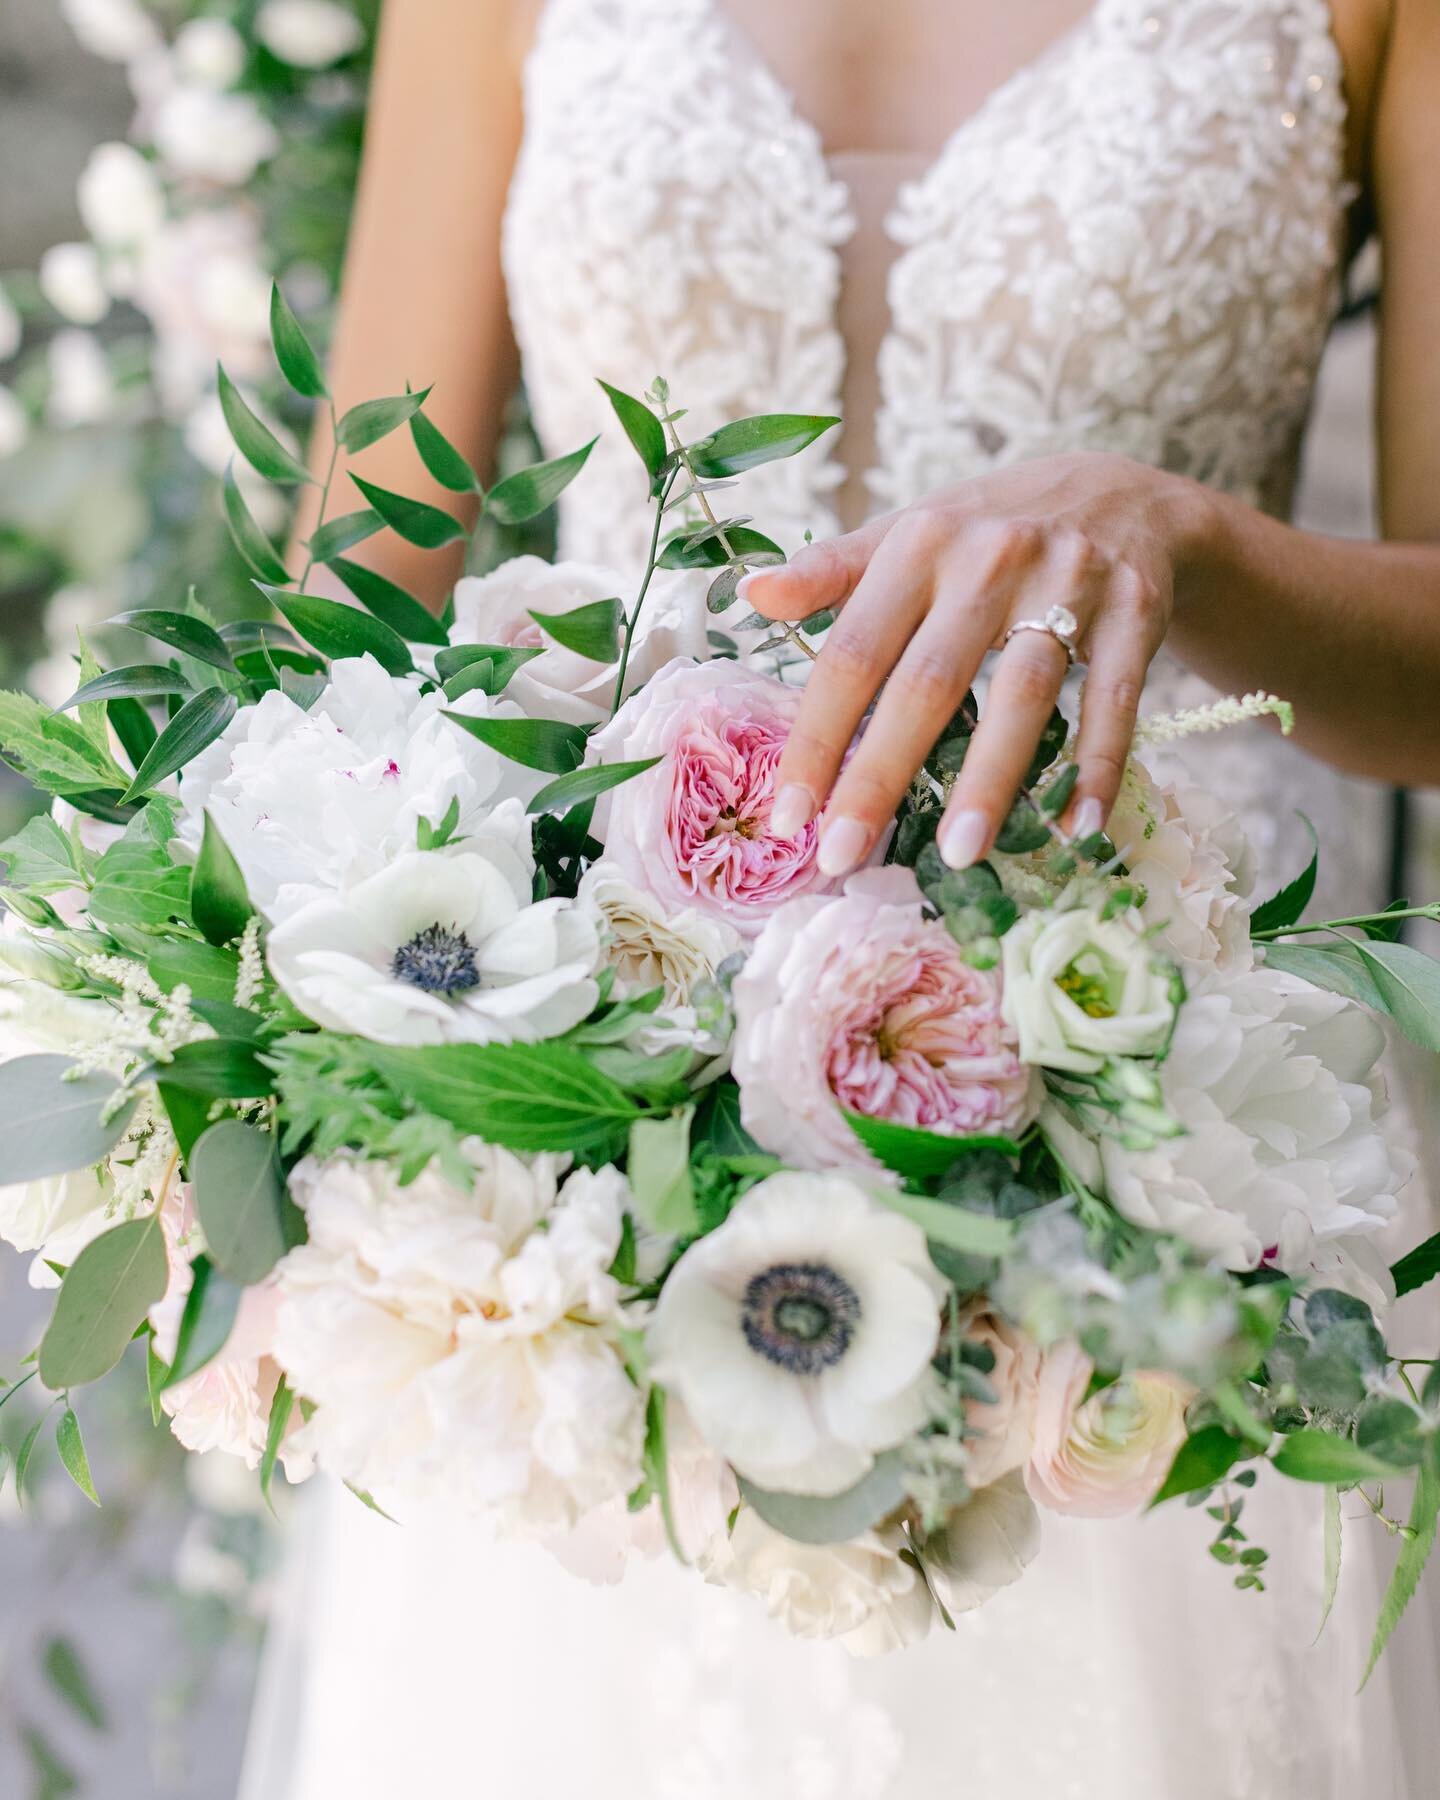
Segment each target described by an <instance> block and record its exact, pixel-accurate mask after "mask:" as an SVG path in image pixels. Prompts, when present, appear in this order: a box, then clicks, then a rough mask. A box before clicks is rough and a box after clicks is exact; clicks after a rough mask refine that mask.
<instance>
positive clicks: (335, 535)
mask: <svg viewBox="0 0 1440 1800" xmlns="http://www.w3.org/2000/svg"><path fill="white" fill-rule="evenodd" d="M384 529H385V521H384V520H383V519H382V518H381V517H380V515H379V513H378V512H376V510H375V508H374V507H373V506H363V507H361V508H360V509H359V510H358V511H357V512H348V513H341V514H340V516H339V517H338V518H335V519H331V520H329V521H328V523H326V524H324V525H320V526H317V527H316V529H315V532H314V534H313V535H312V536H311V537H310V538H309V539H307V541H306V545H305V547H306V549H307V550H308V551H309V552H310V555H311V556H312V557H313V558H314V560H315V561H316V562H318V563H328V564H329V565H330V566H331V567H332V568H333V567H334V565H335V559H336V557H337V556H340V555H342V554H343V553H344V552H345V551H346V550H353V549H354V548H355V546H356V545H357V544H363V543H364V542H365V541H366V539H367V538H372V537H374V536H375V534H376V532H378V531H383V530H384Z"/></svg>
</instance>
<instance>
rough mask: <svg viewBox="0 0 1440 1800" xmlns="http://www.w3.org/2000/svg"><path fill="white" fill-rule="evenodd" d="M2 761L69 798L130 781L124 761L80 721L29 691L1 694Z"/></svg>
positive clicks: (116, 787)
mask: <svg viewBox="0 0 1440 1800" xmlns="http://www.w3.org/2000/svg"><path fill="white" fill-rule="evenodd" d="M0 759H3V760H4V761H5V762H8V763H9V764H10V766H11V767H12V768H13V769H17V770H18V771H19V772H20V774H22V775H24V776H25V777H26V779H27V780H29V781H32V782H33V783H34V784H35V786H36V787H38V788H42V789H44V791H45V792H46V793H50V794H61V795H63V796H65V797H66V798H68V799H73V798H75V797H76V796H77V795H81V794H87V793H89V792H91V791H92V790H94V789H100V790H103V791H114V792H116V793H117V794H118V792H119V791H120V790H122V789H123V788H124V787H125V785H126V776H125V775H124V773H123V771H122V770H121V768H120V766H119V764H118V763H117V762H116V761H115V759H114V758H113V757H112V756H111V755H110V754H109V752H108V751H105V750H102V749H100V748H99V747H98V746H97V745H96V744H95V742H94V740H93V739H92V738H91V737H90V736H89V734H88V733H87V732H86V731H85V730H84V728H83V727H82V726H81V725H79V724H78V723H77V722H76V721H75V720H73V719H70V718H67V717H66V716H65V714H64V713H54V712H51V711H50V710H49V708H48V707H44V706H42V705H41V704H40V702H39V701H38V700H32V699H31V698H30V697H29V695H28V694H9V693H0Z"/></svg>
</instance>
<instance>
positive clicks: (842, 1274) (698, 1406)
mask: <svg viewBox="0 0 1440 1800" xmlns="http://www.w3.org/2000/svg"><path fill="white" fill-rule="evenodd" d="M944 1293H945V1283H944V1281H942V1279H941V1278H940V1275H939V1274H938V1272H937V1271H936V1269H935V1267H934V1265H933V1264H932V1263H931V1261H930V1257H929V1253H928V1252H927V1250H926V1248H925V1239H924V1235H923V1233H922V1232H921V1231H920V1229H919V1228H918V1227H917V1226H915V1225H912V1224H911V1223H910V1221H909V1220H908V1219H902V1218H901V1217H900V1216H899V1215H898V1214H897V1213H894V1212H891V1211H890V1210H889V1209H888V1208H887V1207H885V1206H883V1205H882V1204H881V1203H880V1202H879V1201H877V1200H874V1199H872V1198H871V1196H870V1195H869V1194H868V1193H867V1192H866V1190H865V1189H864V1188H863V1187H861V1186H860V1184H859V1183H858V1182H856V1181H854V1180H852V1179H850V1178H848V1177H846V1176H843V1175H835V1174H832V1175H804V1174H797V1173H794V1172H791V1171H785V1172H783V1173H781V1174H777V1175H771V1176H769V1177H767V1178H766V1179H765V1180H764V1181H762V1182H760V1183H759V1184H758V1186H756V1187H753V1188H752V1189H751V1190H750V1191H749V1193H747V1194H746V1195H745V1196H744V1197H743V1198H742V1199H741V1200H740V1201H739V1202H738V1203H737V1204H736V1206H735V1207H734V1209H733V1210H732V1211H731V1213H730V1216H729V1218H728V1219H727V1220H726V1221H725V1223H724V1224H723V1225H721V1226H720V1227H719V1229H718V1230H716V1231H713V1232H711V1233H710V1234H709V1236H707V1237H703V1238H701V1239H699V1240H698V1241H697V1242H696V1243H693V1244H692V1245H691V1246H690V1248H689V1249H688V1250H687V1251H686V1252H685V1254H684V1255H683V1256H682V1257H681V1258H680V1260H679V1262H678V1263H677V1264H676V1265H675V1267H674V1269H673V1270H672V1271H671V1274H670V1278H669V1280H668V1281H667V1282H666V1283H665V1286H664V1288H663V1289H662V1290H661V1293H660V1297H659V1299H658V1300H657V1301H656V1303H655V1312H654V1316H653V1318H652V1320H651V1323H650V1328H649V1333H648V1344H649V1349H650V1355H651V1361H652V1367H653V1371H654V1375H655V1379H656V1381H657V1382H659V1383H660V1384H661V1385H662V1386H664V1387H667V1388H669V1389H671V1390H673V1391H674V1392H675V1393H676V1394H677V1395H678V1396H679V1398H680V1400H681V1401H682V1402H683V1403H684V1405H685V1407H686V1409H687V1410H688V1412H689V1413H690V1416H691V1417H692V1418H693V1419H694V1421H695V1424H696V1427H697V1428H698V1430H699V1431H700V1433H701V1435H702V1436H703V1437H704V1438H705V1439H706V1441H707V1442H708V1443H710V1444H711V1445H712V1446H713V1447H714V1448H715V1449H716V1450H718V1451H719V1453H720V1454H721V1455H722V1456H724V1457H725V1458H726V1459H727V1460H728V1461H729V1462H730V1463H732V1464H733V1465H734V1467H735V1468H736V1470H737V1471H738V1472H739V1473H740V1474H741V1475H742V1476H745V1477H748V1479H750V1480H751V1481H754V1482H755V1483H756V1484H757V1485H758V1486H760V1487H763V1488H770V1489H774V1490H777V1491H781V1492H785V1493H795V1494H838V1493H841V1492H843V1491H844V1490H845V1489H846V1488H848V1487H851V1486H853V1485H854V1483H855V1482H857V1481H859V1480H860V1478H861V1477H862V1476H863V1475H864V1474H865V1473H866V1472H867V1471H868V1470H869V1468H870V1467H871V1465H872V1463H873V1462H874V1459H875V1453H876V1452H877V1451H880V1450H887V1449H890V1448H892V1447H893V1446H894V1445H896V1444H899V1443H900V1442H902V1441H903V1440H904V1439H905V1438H907V1437H909V1436H910V1434H911V1433H912V1432H914V1431H917V1430H919V1429H920V1427H921V1426H922V1425H923V1424H924V1423H925V1420H926V1417H927V1416H928V1413H929V1400H930V1391H931V1389H930V1383H931V1371H930V1358H931V1355H932V1354H933V1352H934V1349H935V1341H936V1337H937V1335H938V1329H939V1310H938V1309H939V1305H940V1301H941V1299H942V1297H943V1295H944Z"/></svg>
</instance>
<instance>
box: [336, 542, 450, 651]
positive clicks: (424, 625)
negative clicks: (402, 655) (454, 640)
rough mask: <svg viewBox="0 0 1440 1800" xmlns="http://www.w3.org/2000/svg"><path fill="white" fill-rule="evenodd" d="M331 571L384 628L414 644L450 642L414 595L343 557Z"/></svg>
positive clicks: (442, 627)
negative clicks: (388, 628)
mask: <svg viewBox="0 0 1440 1800" xmlns="http://www.w3.org/2000/svg"><path fill="white" fill-rule="evenodd" d="M330 567H331V568H332V569H333V570H334V571H335V573H336V574H337V575H338V576H339V577H340V579H341V580H342V581H343V582H344V583H345V585H346V587H347V588H349V590H350V592H351V593H352V594H353V595H354V596H355V598H356V599H357V600H358V601H359V602H360V604H361V605H362V606H364V607H367V608H368V609H369V610H370V611H371V612H372V613H374V615H375V617H376V618H377V619H379V620H380V621H381V623H382V624H385V625H388V626H389V627H390V629H391V630H392V631H393V632H396V633H397V634H398V635H399V636H400V637H402V638H406V639H408V640H409V642H410V643H412V644H439V645H442V646H443V645H446V644H448V643H449V642H450V634H449V632H448V631H446V629H445V627H444V626H443V625H442V624H441V623H440V621H439V620H438V619H437V618H436V617H435V615H434V613H432V612H431V611H430V609H429V607H428V606H422V605H421V604H420V602H419V601H418V600H417V599H415V597H414V596H413V595H412V594H407V593H406V592H405V590H404V588H402V587H397V586H396V584H395V583H394V582H393V581H391V580H389V579H388V578H387V577H386V576H384V575H377V574H376V572H375V571H374V569H367V568H366V567H365V566H364V564H363V563H354V562H347V561H346V560H345V558H344V557H343V556H335V557H332V558H331V559H330Z"/></svg>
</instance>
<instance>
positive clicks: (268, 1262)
mask: <svg viewBox="0 0 1440 1800" xmlns="http://www.w3.org/2000/svg"><path fill="white" fill-rule="evenodd" d="M190 1179H191V1181H192V1182H193V1183H194V1187H195V1210H196V1211H197V1213H198V1214H199V1215H200V1223H201V1225H202V1226H203V1227H204V1229H205V1243H206V1247H207V1248H208V1250H209V1252H210V1255H211V1257H212V1258H213V1259H214V1261H215V1263H216V1264H217V1266H218V1267H219V1268H221V1269H222V1270H223V1271H224V1272H225V1274H227V1275H228V1276H229V1277H230V1279H231V1280H232V1281H238V1282H239V1283H240V1284H241V1285H242V1286H244V1287H253V1286H255V1285H256V1284H257V1283H258V1282H261V1281H263V1280H264V1279H265V1277H266V1276H267V1275H268V1274H269V1273H270V1271H271V1270H272V1269H273V1268H274V1267H275V1265H276V1263H277V1262H279V1260H280V1258H281V1257H282V1256H284V1255H285V1253H286V1251H287V1250H291V1249H293V1248H294V1246H295V1245H296V1244H298V1243H301V1242H303V1240H304V1227H303V1222H302V1220H301V1216H300V1214H299V1211H298V1210H297V1208H296V1207H295V1205H294V1203H293V1202H292V1201H291V1199H290V1196H289V1194H288V1192H287V1191H286V1187H285V1175H284V1171H283V1170H282V1169H281V1167H280V1157H279V1153H278V1147H277V1145H276V1141H275V1135H274V1133H273V1132H269V1131H262V1130H261V1129H260V1128H259V1126H257V1125H245V1124H242V1123H241V1122H240V1121H239V1120H238V1119H222V1120H221V1121H220V1122H219V1124H217V1125H212V1126H211V1127H210V1129H209V1130H208V1131H207V1132H206V1133H205V1135H204V1136H203V1137H202V1138H201V1139H200V1141H199V1143H197V1144H196V1146H195V1149H194V1152H193V1153H192V1155H191V1157H190Z"/></svg>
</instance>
